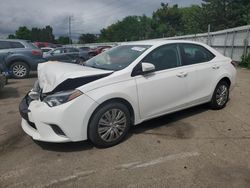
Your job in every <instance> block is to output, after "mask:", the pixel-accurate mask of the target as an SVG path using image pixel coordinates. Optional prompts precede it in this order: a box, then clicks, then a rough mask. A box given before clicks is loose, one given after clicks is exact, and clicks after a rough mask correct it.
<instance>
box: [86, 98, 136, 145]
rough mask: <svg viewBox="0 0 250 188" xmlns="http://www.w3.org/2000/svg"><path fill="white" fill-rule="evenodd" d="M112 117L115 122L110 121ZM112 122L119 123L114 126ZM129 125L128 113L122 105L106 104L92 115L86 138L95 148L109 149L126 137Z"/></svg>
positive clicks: (129, 117)
mask: <svg viewBox="0 0 250 188" xmlns="http://www.w3.org/2000/svg"><path fill="white" fill-rule="evenodd" d="M112 117H114V118H117V120H115V119H113V120H112ZM114 121H116V122H120V123H117V124H116V123H115V122H114ZM112 123H113V124H112ZM130 125H131V116H130V112H129V110H128V108H127V107H126V106H125V105H124V104H122V103H119V102H111V103H107V104H105V105H103V106H101V107H99V108H98V109H97V110H96V111H95V112H94V114H93V115H92V118H91V120H90V123H89V128H88V138H89V139H90V141H91V142H92V143H93V144H94V145H95V146H97V147H100V148H106V147H111V146H114V145H116V144H118V143H120V142H121V141H122V140H123V139H124V138H125V137H126V135H127V133H128V130H129V128H130ZM117 131H118V132H117Z"/></svg>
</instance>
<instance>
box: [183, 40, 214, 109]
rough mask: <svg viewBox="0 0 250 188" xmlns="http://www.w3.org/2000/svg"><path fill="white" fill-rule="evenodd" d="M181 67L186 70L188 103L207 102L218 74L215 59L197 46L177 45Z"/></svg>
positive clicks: (201, 47) (204, 49)
mask: <svg viewBox="0 0 250 188" xmlns="http://www.w3.org/2000/svg"><path fill="white" fill-rule="evenodd" d="M179 48H180V52H181V57H182V66H183V68H185V69H187V70H188V78H189V79H188V91H189V98H190V99H189V101H190V103H191V104H192V103H194V104H196V103H202V102H206V101H208V100H209V97H210V95H211V91H213V87H214V82H213V81H212V80H213V79H214V78H216V74H217V72H218V68H217V64H216V63H215V62H213V59H214V57H215V55H214V54H212V53H211V52H210V51H209V50H207V49H206V48H205V47H203V46H201V45H198V44H191V43H182V44H179Z"/></svg>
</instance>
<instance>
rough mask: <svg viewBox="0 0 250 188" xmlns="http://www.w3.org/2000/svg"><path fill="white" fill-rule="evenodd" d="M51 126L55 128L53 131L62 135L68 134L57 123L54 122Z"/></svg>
mask: <svg viewBox="0 0 250 188" xmlns="http://www.w3.org/2000/svg"><path fill="white" fill-rule="evenodd" d="M50 126H51V128H52V129H53V131H54V132H55V133H56V134H57V135H60V136H66V134H65V133H64V132H63V131H62V129H61V128H60V127H58V126H57V125H54V124H50Z"/></svg>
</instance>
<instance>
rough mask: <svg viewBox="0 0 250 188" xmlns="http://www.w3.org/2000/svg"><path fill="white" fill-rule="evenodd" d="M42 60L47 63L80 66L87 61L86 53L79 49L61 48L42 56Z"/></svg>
mask: <svg viewBox="0 0 250 188" xmlns="http://www.w3.org/2000/svg"><path fill="white" fill-rule="evenodd" d="M43 58H44V59H46V60H47V61H49V60H50V61H62V62H68V63H77V64H82V63H83V62H85V61H86V60H88V59H89V55H88V53H87V52H84V51H82V50H81V49H79V48H73V47H62V48H56V49H54V50H51V51H49V52H47V53H45V54H44V55H43Z"/></svg>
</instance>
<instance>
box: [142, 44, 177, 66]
mask: <svg viewBox="0 0 250 188" xmlns="http://www.w3.org/2000/svg"><path fill="white" fill-rule="evenodd" d="M142 62H148V63H152V64H153V65H154V66H155V70H156V71H160V70H165V69H170V68H174V67H177V66H178V65H179V64H180V61H179V55H178V50H177V45H176V44H169V45H164V46H161V47H159V48H157V49H155V50H153V51H152V52H150V53H149V54H148V55H147V56H146V57H145V58H144V59H143V60H142Z"/></svg>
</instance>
